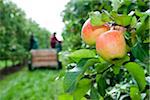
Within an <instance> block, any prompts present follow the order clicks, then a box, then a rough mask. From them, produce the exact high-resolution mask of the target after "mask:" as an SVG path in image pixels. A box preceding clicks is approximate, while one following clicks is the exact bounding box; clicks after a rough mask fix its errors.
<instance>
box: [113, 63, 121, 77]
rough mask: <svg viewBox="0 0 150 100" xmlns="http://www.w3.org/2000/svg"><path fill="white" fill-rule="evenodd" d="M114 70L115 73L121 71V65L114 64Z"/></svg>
mask: <svg viewBox="0 0 150 100" xmlns="http://www.w3.org/2000/svg"><path fill="white" fill-rule="evenodd" d="M112 68H113V72H114V74H116V75H117V74H119V72H120V66H117V65H114V66H113V67H112Z"/></svg>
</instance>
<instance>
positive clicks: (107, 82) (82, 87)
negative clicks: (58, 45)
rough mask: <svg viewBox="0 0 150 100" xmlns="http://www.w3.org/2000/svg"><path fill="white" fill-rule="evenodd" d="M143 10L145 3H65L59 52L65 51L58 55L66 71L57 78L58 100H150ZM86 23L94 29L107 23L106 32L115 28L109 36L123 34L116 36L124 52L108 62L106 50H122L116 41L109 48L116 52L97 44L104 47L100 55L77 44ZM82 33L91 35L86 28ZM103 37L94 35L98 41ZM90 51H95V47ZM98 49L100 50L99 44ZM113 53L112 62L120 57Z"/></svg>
mask: <svg viewBox="0 0 150 100" xmlns="http://www.w3.org/2000/svg"><path fill="white" fill-rule="evenodd" d="M149 6H150V2H149V0H71V1H70V2H69V3H68V4H67V5H66V9H65V10H64V11H63V12H62V16H63V21H64V23H65V29H64V32H63V38H64V42H63V43H64V44H63V50H66V51H64V52H61V53H60V60H62V63H63V65H64V66H65V68H66V70H65V73H64V75H62V77H63V79H64V91H65V92H66V93H65V94H62V95H60V96H59V99H60V100H62V99H63V100H65V99H66V98H67V100H86V99H90V100H130V99H132V100H148V98H150V97H149V95H150V94H149V93H150V90H149V87H150V85H149V84H150V71H149V70H150V69H149V35H150V34H149V32H150V27H149V24H150V9H149ZM95 11H96V12H95ZM88 18H90V23H91V24H92V25H93V26H96V27H99V26H101V25H103V24H106V23H107V24H109V26H110V27H111V28H112V27H116V26H117V27H118V26H119V28H116V29H114V30H119V29H121V28H123V29H125V30H124V31H122V32H123V34H122V35H123V38H124V39H125V42H126V48H127V49H123V50H125V51H126V54H125V55H124V57H120V58H117V59H114V61H110V60H107V59H109V58H110V57H111V55H109V53H111V52H112V51H111V48H112V49H113V50H115V49H116V50H119V47H121V48H122V45H124V44H122V45H120V46H118V44H117V43H119V40H120V39H118V40H117V41H118V42H113V43H114V46H118V47H117V48H114V47H113V46H111V47H109V42H108V41H109V40H107V38H106V39H103V40H105V41H106V46H107V47H106V50H105V49H102V48H98V49H97V46H95V45H92V46H90V45H87V44H86V41H83V40H82V38H83V37H84V35H83V34H84V32H83V30H82V33H81V29H82V28H83V27H85V26H86V25H89V24H85V26H83V24H84V23H85V21H86V20H87V19H88ZM87 27H89V28H90V27H91V26H87ZM94 29H95V28H93V30H94ZM84 31H85V32H87V33H86V34H88V32H91V30H90V29H89V30H88V28H87V29H86V30H84ZM97 32H98V31H97ZM89 34H90V33H89ZM91 34H92V33H91ZM93 34H94V33H93ZM101 34H103V33H101ZM105 34H108V33H105ZM116 34H117V33H116ZM81 35H82V37H81ZM90 36H91V35H89V37H88V36H87V37H86V38H84V39H87V41H90V40H88V38H90ZM104 37H105V35H101V36H100V35H99V38H101V39H102V38H104ZM112 37H113V36H112ZM115 38H116V37H115V36H114V39H115ZM103 40H99V41H103ZM110 40H111V39H110ZM115 41H116V40H115ZM121 41H122V40H121ZM103 42H104V41H103ZM111 42H112V41H110V44H111ZM96 45H98V47H99V46H101V45H99V43H97V42H96ZM102 46H104V48H105V45H104V44H103V45H102ZM108 48H109V49H108ZM99 50H102V52H100V51H99ZM120 50H122V49H120ZM103 52H107V53H108V54H106V53H105V54H103ZM113 52H114V51H113ZM116 52H118V51H116ZM119 52H121V51H119ZM119 52H118V54H116V55H114V56H117V55H120V54H119ZM101 54H102V55H101ZM105 55H107V57H106V56H105ZM61 57H62V58H63V59H62V58H61Z"/></svg>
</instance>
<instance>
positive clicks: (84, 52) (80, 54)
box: [69, 49, 96, 62]
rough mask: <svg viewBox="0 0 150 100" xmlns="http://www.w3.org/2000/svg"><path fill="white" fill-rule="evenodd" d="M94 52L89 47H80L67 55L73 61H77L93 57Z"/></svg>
mask: <svg viewBox="0 0 150 100" xmlns="http://www.w3.org/2000/svg"><path fill="white" fill-rule="evenodd" d="M95 56H96V53H95V52H94V51H93V50H89V49H80V50H77V51H74V52H72V53H71V54H70V55H69V57H70V58H71V59H73V60H74V61H75V62H79V61H80V60H81V59H82V58H94V57H95Z"/></svg>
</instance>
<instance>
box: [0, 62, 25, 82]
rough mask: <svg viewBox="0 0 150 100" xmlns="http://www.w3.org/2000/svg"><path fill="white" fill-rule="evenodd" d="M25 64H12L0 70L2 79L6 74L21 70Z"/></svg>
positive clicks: (0, 78)
mask: <svg viewBox="0 0 150 100" xmlns="http://www.w3.org/2000/svg"><path fill="white" fill-rule="evenodd" d="M24 66H25V64H17V65H15V66H10V67H7V68H4V69H1V70H0V80H2V79H4V78H5V76H7V75H9V74H12V73H15V72H17V71H19V70H21V69H22V68H23V67H24Z"/></svg>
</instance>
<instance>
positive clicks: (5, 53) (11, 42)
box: [0, 0, 149, 100]
mask: <svg viewBox="0 0 150 100" xmlns="http://www.w3.org/2000/svg"><path fill="white" fill-rule="evenodd" d="M111 1H112V2H113V0H0V100H57V98H58V95H60V94H62V93H64V90H63V82H62V80H63V79H62V78H59V77H61V76H62V75H63V74H64V70H63V69H64V67H65V66H66V65H67V64H68V62H69V60H68V58H67V55H68V54H69V52H71V51H73V50H77V49H79V48H83V47H85V44H84V43H83V41H82V40H81V37H80V32H81V28H82V25H83V23H84V22H85V21H86V20H87V18H88V17H89V16H88V14H89V12H91V11H97V10H98V11H100V10H102V9H105V10H107V11H108V12H109V11H112V9H114V8H116V9H117V8H120V9H119V10H118V12H119V13H125V14H128V13H129V12H130V11H132V10H135V8H138V9H139V10H140V11H141V12H142V11H146V10H147V9H148V8H149V5H148V4H147V5H146V4H143V3H142V2H141V0H139V1H138V2H137V3H131V1H130V0H125V3H124V4H122V5H121V4H119V3H118V4H117V3H114V2H113V4H114V5H115V6H111ZM114 1H115V0H114ZM116 1H118V0H116ZM147 2H148V1H147ZM117 5H118V6H117ZM54 32H56V38H57V39H58V41H61V42H62V44H61V45H62V52H60V56H59V59H60V61H61V62H62V67H63V68H62V69H61V70H56V69H37V70H34V71H29V70H28V63H29V60H30V57H31V55H30V50H31V48H30V45H31V43H30V42H31V41H30V40H31V35H34V37H35V38H36V39H35V41H36V43H37V45H38V47H36V49H47V50H48V49H52V48H51V44H50V43H51V40H50V39H51V38H50V37H51V36H52V35H53V33H54Z"/></svg>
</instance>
